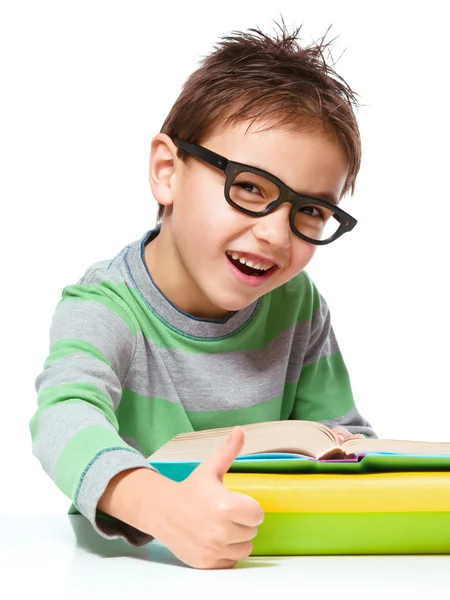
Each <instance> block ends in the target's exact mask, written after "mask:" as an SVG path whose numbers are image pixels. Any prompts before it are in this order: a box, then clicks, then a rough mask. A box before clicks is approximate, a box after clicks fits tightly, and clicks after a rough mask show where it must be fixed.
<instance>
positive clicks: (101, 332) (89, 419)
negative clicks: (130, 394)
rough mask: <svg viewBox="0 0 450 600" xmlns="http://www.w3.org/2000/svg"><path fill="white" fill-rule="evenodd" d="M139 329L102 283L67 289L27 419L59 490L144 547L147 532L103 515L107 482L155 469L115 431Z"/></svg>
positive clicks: (96, 522) (95, 519)
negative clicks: (130, 471) (124, 474)
mask: <svg viewBox="0 0 450 600" xmlns="http://www.w3.org/2000/svg"><path fill="white" fill-rule="evenodd" d="M136 332H137V328H136V326H135V324H134V321H133V317H132V315H131V314H130V311H129V310H127V308H126V306H125V305H124V303H123V301H122V300H121V299H120V298H115V297H114V293H113V292H112V291H111V290H108V289H107V288H106V289H105V290H102V289H101V288H99V287H98V286H86V285H81V284H79V285H72V286H68V287H66V288H65V290H64V292H63V296H62V299H61V301H60V302H59V304H58V306H57V307H56V311H55V314H54V316H53V320H52V324H51V328H50V351H49V355H48V357H47V359H46V361H45V363H44V367H43V371H42V372H41V373H40V374H39V375H38V377H37V379H36V391H37V394H38V396H37V400H38V407H37V410H36V412H35V414H34V415H33V417H32V419H31V421H30V431H31V437H32V443H33V454H34V455H35V456H36V457H37V459H38V460H39V461H40V463H41V465H42V467H43V469H44V471H45V472H46V473H47V474H48V475H49V476H50V477H51V479H52V480H53V481H54V482H55V483H56V485H57V486H58V488H59V489H60V490H61V491H62V492H63V493H64V494H65V495H66V496H67V497H68V498H69V499H70V500H71V501H72V503H73V506H72V509H71V512H79V513H81V514H83V515H84V516H85V517H86V518H87V519H88V520H89V521H90V522H91V524H92V525H93V527H94V529H95V530H96V531H97V532H98V533H99V534H100V535H102V536H103V537H105V538H120V537H122V538H124V539H125V540H126V541H128V542H129V543H130V544H133V545H141V544H144V543H147V542H149V541H150V540H151V539H152V537H151V536H149V535H147V534H144V533H143V532H141V531H138V530H137V529H135V528H133V527H131V526H130V525H128V524H126V523H123V522H121V521H119V520H118V519H113V518H111V517H109V516H107V515H104V514H102V513H101V512H100V511H99V510H97V504H98V502H99V500H100V498H101V496H102V494H103V492H104V491H105V489H106V487H107V485H108V483H109V482H110V480H111V479H112V478H113V477H114V476H115V475H117V474H118V473H120V472H121V471H125V470H127V469H133V468H137V467H144V468H149V469H150V468H152V467H150V465H149V464H148V462H147V460H146V458H145V457H144V456H143V455H142V454H141V453H140V452H138V451H137V450H136V449H135V448H133V447H131V446H129V445H128V444H127V443H126V442H125V441H124V440H123V439H122V438H121V436H120V435H119V425H118V421H117V418H116V411H117V408H118V406H119V403H120V400H121V396H122V382H123V380H124V378H125V375H126V373H127V371H128V368H129V366H130V364H131V361H132V360H133V356H134V351H135V347H136Z"/></svg>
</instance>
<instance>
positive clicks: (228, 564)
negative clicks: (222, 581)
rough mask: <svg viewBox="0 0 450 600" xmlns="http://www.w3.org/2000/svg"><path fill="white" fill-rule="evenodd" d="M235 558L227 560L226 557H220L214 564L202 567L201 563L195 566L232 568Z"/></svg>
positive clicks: (200, 567)
mask: <svg viewBox="0 0 450 600" xmlns="http://www.w3.org/2000/svg"><path fill="white" fill-rule="evenodd" d="M236 562H237V561H236V560H228V559H226V558H221V559H219V560H217V561H216V562H215V563H214V564H212V565H210V566H207V567H204V566H202V565H199V566H196V568H197V569H232V568H233V567H234V565H235V564H236Z"/></svg>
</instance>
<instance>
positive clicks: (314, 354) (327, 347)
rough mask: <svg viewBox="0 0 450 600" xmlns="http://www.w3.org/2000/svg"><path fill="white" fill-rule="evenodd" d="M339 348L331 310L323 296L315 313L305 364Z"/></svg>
mask: <svg viewBox="0 0 450 600" xmlns="http://www.w3.org/2000/svg"><path fill="white" fill-rule="evenodd" d="M338 350H339V346H338V343H337V341H336V336H335V335H334V331H333V328H332V327H331V318H330V311H329V308H328V306H327V304H326V303H325V301H324V300H323V298H322V304H321V305H320V307H319V308H318V309H317V310H316V312H315V313H314V317H313V319H312V323H311V338H310V340H309V343H308V349H307V351H306V354H305V358H304V363H303V364H304V365H308V364H310V363H313V362H316V361H318V360H319V359H320V358H323V357H324V356H329V355H330V354H333V353H334V352H337V351H338Z"/></svg>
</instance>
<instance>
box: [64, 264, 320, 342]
mask: <svg viewBox="0 0 450 600" xmlns="http://www.w3.org/2000/svg"><path fill="white" fill-rule="evenodd" d="M105 294H106V297H105ZM108 295H109V296H111V298H113V300H110V299H109V298H108ZM63 297H64V299H70V300H97V301H98V302H101V303H102V304H104V305H105V306H107V307H108V308H110V309H111V310H112V311H113V312H115V313H116V314H117V315H118V316H120V317H121V318H122V319H123V320H124V321H125V322H126V323H127V325H128V326H129V327H130V329H131V331H133V333H136V328H137V327H138V328H139V329H140V330H141V331H142V333H143V335H144V337H145V338H147V339H149V340H152V341H153V342H154V344H155V345H156V346H158V347H161V348H174V349H178V350H182V351H183V352H186V353H203V352H204V351H205V344H207V345H208V346H207V351H208V353H224V352H233V351H244V352H245V351H247V350H257V349H260V348H264V347H266V346H267V344H268V343H270V342H271V341H273V340H274V339H276V338H277V337H278V336H279V335H280V334H282V333H283V332H284V331H285V330H286V329H288V328H289V327H292V326H294V325H296V324H297V323H301V322H303V321H309V320H310V319H311V317H312V315H313V314H314V313H315V311H316V310H317V309H318V308H319V306H320V304H321V298H320V295H319V293H318V291H317V289H316V288H315V286H314V284H313V283H312V281H311V279H310V278H309V276H308V275H307V274H306V273H305V272H301V273H299V275H297V276H296V277H293V278H292V279H291V280H290V281H288V282H287V283H286V284H284V285H283V286H281V287H279V288H276V289H275V290H272V291H271V292H269V294H267V295H265V296H263V298H262V302H261V306H260V308H259V310H258V312H257V314H256V315H255V317H254V319H253V320H252V321H251V322H250V323H249V324H248V325H247V326H245V327H243V328H242V329H241V330H240V331H239V332H237V333H233V334H231V335H230V336H228V337H225V338H223V337H221V338H217V339H212V340H208V339H204V338H202V339H199V340H198V342H197V341H196V340H195V339H193V338H192V337H189V336H186V335H185V334H183V333H180V332H177V331H175V330H173V329H172V328H168V325H167V324H165V323H164V321H162V320H161V319H160V318H159V317H158V316H156V315H155V314H154V312H153V311H152V310H149V309H151V307H149V306H148V304H147V303H146V301H145V300H144V298H143V297H142V296H141V294H140V292H139V291H138V290H136V289H134V288H132V289H130V288H128V287H127V286H126V284H125V283H120V284H117V283H110V282H102V283H100V284H99V285H98V286H82V285H77V286H68V287H66V288H65V290H64V296H63ZM120 303H122V305H123V310H120V309H119V308H118V306H117V304H120ZM126 303H127V304H129V305H130V306H131V307H132V308H131V310H132V311H133V315H134V317H133V318H132V317H131V316H129V312H128V311H130V308H128V309H126ZM294 306H295V307H298V309H297V311H293V310H292V307H294ZM269 312H270V315H272V316H271V317H270V318H269ZM273 315H276V318H274V317H273Z"/></svg>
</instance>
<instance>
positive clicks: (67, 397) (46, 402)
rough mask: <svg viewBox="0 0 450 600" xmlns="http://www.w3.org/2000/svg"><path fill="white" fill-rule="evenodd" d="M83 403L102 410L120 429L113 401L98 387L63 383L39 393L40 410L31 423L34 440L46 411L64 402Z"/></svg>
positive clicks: (86, 384)
mask: <svg viewBox="0 0 450 600" xmlns="http://www.w3.org/2000/svg"><path fill="white" fill-rule="evenodd" d="M82 401H84V402H87V403H88V404H90V405H91V406H94V407H96V408H98V409H99V410H101V411H102V412H103V413H104V415H105V417H106V418H107V419H108V421H109V422H110V423H111V425H113V426H114V427H115V428H116V429H118V427H119V423H118V421H117V418H116V415H115V414H114V410H113V406H112V403H111V400H110V398H109V397H108V396H107V395H106V394H104V393H103V392H102V391H101V390H99V389H98V387H96V386H95V385H94V384H93V383H79V382H78V383H63V384H61V385H55V386H51V387H48V388H45V389H44V390H42V391H41V392H40V393H39V395H38V405H39V408H38V410H37V411H36V413H35V414H34V416H33V418H32V419H31V421H30V431H31V436H32V438H33V439H34V438H35V436H36V434H37V429H38V425H39V419H40V418H41V415H42V414H43V413H44V412H45V411H46V410H48V409H49V408H51V407H52V406H56V405H57V404H61V403H62V402H64V403H65V404H74V403H78V402H82Z"/></svg>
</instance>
